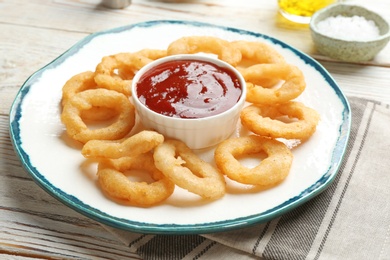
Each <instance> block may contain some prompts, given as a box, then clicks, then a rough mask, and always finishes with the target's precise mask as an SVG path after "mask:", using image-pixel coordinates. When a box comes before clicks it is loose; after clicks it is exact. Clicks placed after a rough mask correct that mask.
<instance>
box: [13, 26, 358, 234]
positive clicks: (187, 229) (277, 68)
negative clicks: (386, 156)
mask: <svg viewBox="0 0 390 260" xmlns="http://www.w3.org/2000/svg"><path fill="white" fill-rule="evenodd" d="M224 77H226V80H225V78H224ZM183 78H184V79H183ZM168 80H169V82H170V83H166V82H168ZM179 83H180V84H179ZM183 85H184V86H185V87H184V90H183ZM180 89H181V90H180ZM180 91H184V92H180ZM187 100H190V102H187ZM232 100H233V101H232ZM218 109H221V110H218ZM350 124H351V113H350V108H349V104H348V101H347V99H346V97H345V96H344V94H343V92H342V91H341V89H340V88H339V87H338V85H337V83H336V82H335V81H334V79H333V78H332V77H331V75H330V74H329V73H328V72H327V71H326V70H325V69H324V68H323V67H322V66H321V65H320V64H319V63H318V62H316V61H315V60H314V59H312V58H311V57H309V56H308V55H306V54H304V53H302V52H300V51H299V50H297V49H295V48H293V47H292V46H289V45H288V44H286V43H284V42H282V41H280V40H278V39H275V38H273V37H270V36H267V35H263V34H260V33H255V32H250V31H245V30H240V29H236V28H229V27H223V26H216V25H211V24H206V23H200V22H192V21H172V20H159V21H148V22H142V23H138V24H132V25H128V26H124V27H120V28H114V29H111V30H107V31H103V32H98V33H94V34H91V35H89V36H87V37H86V38H84V39H82V40H81V41H80V42H78V43H76V44H75V45H74V46H73V47H72V48H70V49H69V50H68V51H66V52H65V53H64V54H62V55H61V56H59V57H58V58H57V59H55V60H54V61H52V62H51V63H49V64H47V65H46V66H45V67H43V68H41V69H40V70H38V71H37V72H36V73H34V74H33V75H32V76H30V77H29V78H28V79H27V80H26V82H25V83H24V84H23V86H22V87H21V89H20V91H19V93H18V94H17V96H16V99H15V101H14V103H13V105H12V108H11V113H10V135H11V139H12V142H13V145H14V148H15V151H16V153H17V154H18V156H19V158H20V160H21V162H22V164H23V166H24V168H25V169H26V171H27V172H28V173H29V174H30V175H31V176H32V178H33V179H34V181H36V183H37V184H38V185H39V186H40V187H42V188H43V189H44V190H45V191H46V192H48V193H49V194H50V195H52V196H53V197H55V198H56V199H58V200H60V201H61V202H62V203H64V204H65V205H67V206H69V207H70V208H72V209H74V210H76V211H78V212H80V213H82V214H84V215H85V216H87V217H90V218H92V219H94V220H97V221H98V222H101V223H103V224H106V225H110V226H113V227H116V228H119V229H123V230H128V231H133V232H139V233H150V234H195V233H199V234H204V233H212V232H221V231H227V230H232V229H237V228H243V227H247V226H250V225H254V224H258V223H263V222H266V221H269V220H272V219H274V218H276V217H279V216H280V215H282V214H284V213H286V212H288V211H289V210H291V209H294V208H296V207H297V206H299V205H301V204H303V203H305V202H307V201H308V200H310V199H312V198H313V197H315V196H316V195H318V194H320V193H321V192H322V191H323V190H325V189H326V188H327V187H328V186H329V184H330V183H331V182H332V181H333V180H334V178H335V176H336V175H337V172H338V169H339V166H340V163H341V161H342V159H343V156H344V153H345V149H346V145H347V142H348V138H349V132H350Z"/></svg>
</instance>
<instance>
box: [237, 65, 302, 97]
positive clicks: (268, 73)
mask: <svg viewBox="0 0 390 260" xmlns="http://www.w3.org/2000/svg"><path fill="white" fill-rule="evenodd" d="M240 72H241V74H242V76H243V77H244V79H245V81H246V82H247V96H246V100H247V101H248V102H251V103H255V104H276V103H284V102H287V101H289V100H292V99H294V98H296V97H298V96H299V95H300V94H301V93H302V92H303V91H304V90H305V88H306V82H305V78H304V76H303V73H302V71H301V70H300V69H299V68H298V67H296V66H293V65H289V64H287V63H278V64H258V65H253V66H251V67H249V68H247V69H244V70H241V71H240ZM264 78H266V79H272V78H276V79H281V80H284V82H283V84H282V85H281V86H280V87H278V88H265V87H262V86H261V85H257V84H261V82H262V80H264Z"/></svg>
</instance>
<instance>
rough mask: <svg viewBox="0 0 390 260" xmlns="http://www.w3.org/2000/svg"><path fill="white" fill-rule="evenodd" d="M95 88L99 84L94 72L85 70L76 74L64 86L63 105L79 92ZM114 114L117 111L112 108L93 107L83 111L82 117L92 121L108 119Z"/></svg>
mask: <svg viewBox="0 0 390 260" xmlns="http://www.w3.org/2000/svg"><path fill="white" fill-rule="evenodd" d="M95 88H97V85H96V83H95V80H94V72H92V71H85V72H81V73H79V74H76V75H74V76H73V77H71V78H70V79H69V80H68V81H67V82H66V83H65V85H64V86H63V87H62V100H61V104H62V106H64V105H65V104H66V102H68V100H69V99H70V98H72V97H73V96H74V95H76V94H77V93H79V92H82V91H84V90H87V89H95ZM114 115H115V111H113V110H112V109H107V108H106V107H92V108H91V109H90V110H85V111H83V113H82V118H84V119H86V120H92V121H95V120H107V119H110V118H112V117H113V116H114Z"/></svg>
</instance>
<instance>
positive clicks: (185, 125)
mask: <svg viewBox="0 0 390 260" xmlns="http://www.w3.org/2000/svg"><path fill="white" fill-rule="evenodd" d="M173 60H198V61H205V62H211V63H213V64H215V65H217V66H220V67H223V68H227V69H229V70H230V71H232V72H233V73H234V74H235V75H236V76H237V77H238V80H239V83H240V85H241V89H242V93H241V97H240V98H239V100H238V102H237V103H236V104H235V105H234V106H233V107H231V108H230V109H228V110H226V111H225V112H222V113H220V114H217V115H213V116H209V117H203V118H179V117H170V116H166V115H162V114H159V113H157V112H155V111H153V110H151V109H149V108H148V107H147V106H145V105H144V104H143V103H142V102H141V101H140V100H139V99H138V95H137V82H138V81H139V79H140V77H141V76H142V75H143V74H144V73H145V72H147V71H149V70H152V69H153V67H155V66H157V65H160V64H162V63H165V62H168V61H173ZM245 98H246V88H245V80H244V78H243V77H242V75H241V74H240V73H239V72H238V71H237V70H236V69H235V68H234V67H233V66H231V65H230V64H228V63H226V62H224V61H221V60H219V59H217V58H214V57H213V56H207V55H201V54H183V55H172V56H167V57H164V58H161V59H158V60H155V61H153V62H151V63H149V64H147V65H145V66H144V67H143V68H141V69H140V70H139V71H138V72H137V74H136V75H135V76H134V78H133V82H132V100H133V103H134V106H135V108H136V110H137V114H138V116H139V118H140V121H141V122H142V124H143V126H144V127H146V128H147V129H152V130H155V131H157V132H159V133H161V134H163V135H164V136H165V137H166V138H173V139H178V140H181V141H183V142H184V143H186V144H187V146H188V147H190V148H191V149H202V148H207V147H211V146H214V145H216V144H218V143H220V142H221V141H223V140H225V139H227V138H229V137H230V136H231V135H232V133H233V132H234V131H235V129H236V127H237V122H238V119H239V117H240V112H241V110H242V108H243V107H244V105H245Z"/></svg>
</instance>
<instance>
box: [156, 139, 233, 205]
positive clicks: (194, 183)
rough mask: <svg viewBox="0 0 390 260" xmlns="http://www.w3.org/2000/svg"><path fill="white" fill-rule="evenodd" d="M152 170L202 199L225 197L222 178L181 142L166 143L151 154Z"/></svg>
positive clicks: (224, 185) (170, 141)
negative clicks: (154, 169) (159, 172)
mask: <svg viewBox="0 0 390 260" xmlns="http://www.w3.org/2000/svg"><path fill="white" fill-rule="evenodd" d="M153 157H154V163H155V165H156V167H157V168H158V169H159V170H160V171H161V172H162V173H163V174H164V175H165V176H167V177H168V178H169V179H170V180H172V181H173V182H174V183H175V184H176V185H178V186H179V187H181V188H183V189H186V190H188V191H189V192H192V193H195V194H197V195H199V196H201V197H203V198H206V199H218V198H221V197H222V196H223V195H224V194H225V190H226V183H225V180H224V177H223V176H222V174H221V173H220V172H219V171H218V170H217V169H215V168H214V167H213V166H212V165H210V164H209V163H207V162H205V161H203V160H201V159H200V158H199V157H198V156H197V155H196V154H194V153H193V152H192V150H191V149H190V148H188V147H187V145H186V144H184V143H183V142H181V141H176V140H166V141H164V143H162V144H160V145H159V146H157V147H156V149H155V150H154V155H153Z"/></svg>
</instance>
